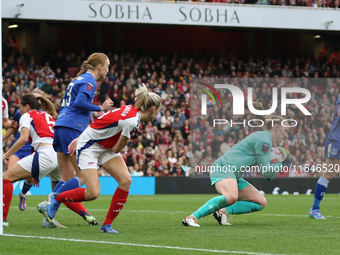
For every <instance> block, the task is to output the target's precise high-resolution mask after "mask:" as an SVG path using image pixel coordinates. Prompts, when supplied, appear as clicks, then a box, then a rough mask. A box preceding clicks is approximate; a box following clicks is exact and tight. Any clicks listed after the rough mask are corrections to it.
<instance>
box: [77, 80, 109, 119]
mask: <svg viewBox="0 0 340 255" xmlns="http://www.w3.org/2000/svg"><path fill="white" fill-rule="evenodd" d="M95 91H96V88H95V87H94V86H93V85H92V84H91V83H87V84H86V85H85V84H84V85H82V86H81V87H80V89H79V93H78V95H77V98H76V100H75V102H74V106H75V107H77V108H79V109H82V110H86V111H91V112H99V111H105V110H106V109H108V108H109V107H110V106H112V105H113V102H112V100H111V99H106V100H105V102H104V103H103V104H102V105H101V106H98V105H93V104H92V102H91V95H93V93H95Z"/></svg>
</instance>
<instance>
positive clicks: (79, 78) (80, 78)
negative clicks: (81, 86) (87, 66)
mask: <svg viewBox="0 0 340 255" xmlns="http://www.w3.org/2000/svg"><path fill="white" fill-rule="evenodd" d="M82 79H84V77H81V76H79V77H78V78H77V79H76V80H78V81H81V80H82Z"/></svg>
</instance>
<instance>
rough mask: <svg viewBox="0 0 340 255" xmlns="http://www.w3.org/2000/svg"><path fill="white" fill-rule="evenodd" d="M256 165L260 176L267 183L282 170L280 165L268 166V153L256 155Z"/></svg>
mask: <svg viewBox="0 0 340 255" xmlns="http://www.w3.org/2000/svg"><path fill="white" fill-rule="evenodd" d="M256 158H257V163H258V165H259V167H260V170H261V174H262V175H263V177H264V178H265V179H266V180H267V181H272V180H273V179H274V178H275V177H276V175H277V174H278V173H279V172H280V169H282V166H283V165H282V163H276V164H270V157H269V153H267V154H262V155H261V154H257V155H256Z"/></svg>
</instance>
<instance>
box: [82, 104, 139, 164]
mask: <svg viewBox="0 0 340 255" xmlns="http://www.w3.org/2000/svg"><path fill="white" fill-rule="evenodd" d="M139 125H140V111H139V109H136V108H135V107H134V106H132V105H123V106H122V107H120V108H118V109H115V110H112V111H109V112H107V113H106V114H104V115H103V116H100V117H99V118H98V119H96V120H95V121H94V122H93V123H92V124H91V125H90V126H89V127H88V128H87V129H86V130H85V131H84V132H83V133H82V134H81V135H80V137H79V140H78V145H77V160H78V165H79V168H80V169H81V170H83V169H94V168H97V165H98V166H101V165H103V164H104V163H105V162H107V161H108V160H110V159H111V158H114V157H116V156H120V153H114V152H113V151H112V148H113V147H114V146H115V145H116V143H117V141H118V139H119V137H120V136H121V135H123V136H125V137H127V138H130V137H131V135H132V134H133V133H134V132H136V131H137V128H138V127H139Z"/></svg>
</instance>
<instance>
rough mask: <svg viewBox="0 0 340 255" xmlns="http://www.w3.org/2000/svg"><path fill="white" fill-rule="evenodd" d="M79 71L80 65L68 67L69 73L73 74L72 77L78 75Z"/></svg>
mask: <svg viewBox="0 0 340 255" xmlns="http://www.w3.org/2000/svg"><path fill="white" fill-rule="evenodd" d="M78 71H79V68H78V67H69V68H68V69H67V72H68V75H69V76H72V77H75V76H76V75H77V73H78Z"/></svg>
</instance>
